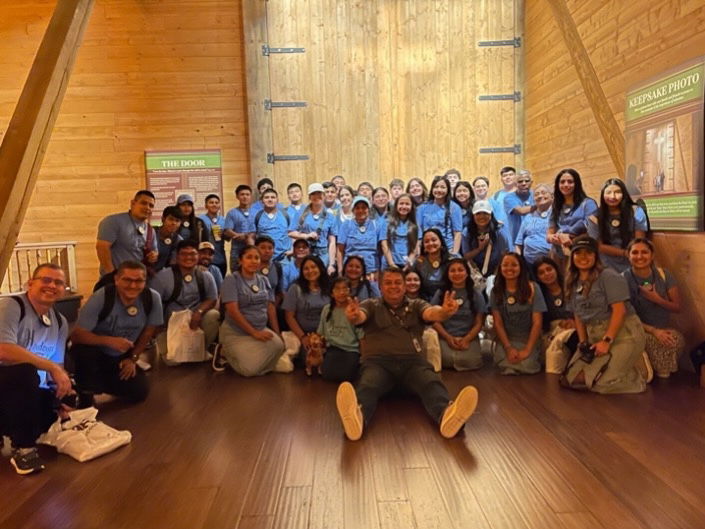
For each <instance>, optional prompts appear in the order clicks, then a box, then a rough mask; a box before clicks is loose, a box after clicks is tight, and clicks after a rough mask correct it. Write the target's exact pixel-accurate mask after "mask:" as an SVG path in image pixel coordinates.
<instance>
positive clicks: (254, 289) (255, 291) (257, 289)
mask: <svg viewBox="0 0 705 529" xmlns="http://www.w3.org/2000/svg"><path fill="white" fill-rule="evenodd" d="M250 288H251V289H252V292H254V293H255V294H257V292H259V287H258V286H257V285H252V286H251V287H250Z"/></svg>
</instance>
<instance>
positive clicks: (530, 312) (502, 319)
mask: <svg viewBox="0 0 705 529" xmlns="http://www.w3.org/2000/svg"><path fill="white" fill-rule="evenodd" d="M490 307H491V309H492V317H493V320H494V329H495V332H496V333H497V337H496V339H495V350H494V361H495V364H496V365H497V367H499V369H500V373H501V374H503V375H531V374H534V373H538V372H539V371H541V363H540V361H539V356H540V352H541V340H540V338H541V327H542V323H543V316H542V313H543V312H545V311H546V303H545V301H544V299H543V294H542V293H541V289H540V288H539V287H538V285H536V283H534V282H533V281H531V280H530V279H529V271H528V269H527V265H526V261H524V259H523V258H522V256H521V255H519V254H518V253H515V252H509V253H505V254H504V255H503V256H502V259H501V260H500V262H499V266H498V267H497V273H496V274H495V280H494V285H493V286H492V291H491V292H490Z"/></svg>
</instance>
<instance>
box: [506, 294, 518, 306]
mask: <svg viewBox="0 0 705 529" xmlns="http://www.w3.org/2000/svg"><path fill="white" fill-rule="evenodd" d="M516 302H517V300H516V298H515V297H514V296H509V297H508V298H507V303H509V304H510V305H514V304H515V303H516Z"/></svg>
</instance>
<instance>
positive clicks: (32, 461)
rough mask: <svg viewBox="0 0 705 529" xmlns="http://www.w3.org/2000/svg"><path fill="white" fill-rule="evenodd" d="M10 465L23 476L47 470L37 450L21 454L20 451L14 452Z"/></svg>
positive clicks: (33, 449)
mask: <svg viewBox="0 0 705 529" xmlns="http://www.w3.org/2000/svg"><path fill="white" fill-rule="evenodd" d="M10 463H11V464H12V466H13V467H14V468H15V472H17V473H18V474H20V475H23V476H24V475H27V474H32V473H33V472H39V471H40V470H44V468H45V467H44V461H42V458H40V457H39V453H38V452H37V449H36V448H32V449H31V450H29V451H27V452H25V453H20V451H19V450H18V449H16V450H13V452H12V457H11V458H10Z"/></svg>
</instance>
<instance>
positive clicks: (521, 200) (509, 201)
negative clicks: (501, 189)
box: [504, 171, 536, 242]
mask: <svg viewBox="0 0 705 529" xmlns="http://www.w3.org/2000/svg"><path fill="white" fill-rule="evenodd" d="M530 188H531V175H530V174H529V172H528V171H523V172H522V174H520V175H519V177H518V178H517V188H516V189H515V190H514V191H511V192H509V193H507V194H506V195H504V211H505V213H506V214H507V219H508V220H509V241H510V242H514V241H515V240H516V237H517V233H519V228H520V227H521V223H522V221H523V220H524V217H525V216H526V215H528V214H529V213H531V212H532V211H534V210H535V209H536V204H535V203H534V193H533V191H531V189H530Z"/></svg>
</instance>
